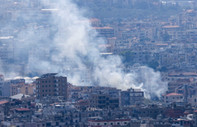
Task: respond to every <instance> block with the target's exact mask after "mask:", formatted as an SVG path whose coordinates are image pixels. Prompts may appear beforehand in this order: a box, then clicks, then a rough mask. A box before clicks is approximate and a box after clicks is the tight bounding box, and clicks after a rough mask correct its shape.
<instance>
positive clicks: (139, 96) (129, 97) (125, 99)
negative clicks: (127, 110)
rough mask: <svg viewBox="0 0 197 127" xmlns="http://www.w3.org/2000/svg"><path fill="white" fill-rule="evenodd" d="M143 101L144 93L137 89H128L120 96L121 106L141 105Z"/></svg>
mask: <svg viewBox="0 0 197 127" xmlns="http://www.w3.org/2000/svg"><path fill="white" fill-rule="evenodd" d="M143 99H144V92H143V91H141V90H138V89H132V88H131V89H128V90H127V91H122V92H121V94H120V100H121V106H128V105H133V104H136V103H142V102H143Z"/></svg>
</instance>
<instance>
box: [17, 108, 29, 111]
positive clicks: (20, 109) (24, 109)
mask: <svg viewBox="0 0 197 127" xmlns="http://www.w3.org/2000/svg"><path fill="white" fill-rule="evenodd" d="M15 110H16V111H30V109H28V108H16V109H15Z"/></svg>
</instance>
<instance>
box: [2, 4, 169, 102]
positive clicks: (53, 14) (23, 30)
mask: <svg viewBox="0 0 197 127" xmlns="http://www.w3.org/2000/svg"><path fill="white" fill-rule="evenodd" d="M41 4H42V8H40V9H39V10H37V11H29V12H26V13H24V11H25V9H24V10H22V11H18V12H17V17H18V18H17V20H16V22H15V23H13V24H11V26H12V27H14V28H15V29H18V27H20V29H19V30H18V31H16V32H15V33H14V34H15V35H14V41H15V43H14V62H13V63H12V64H10V65H9V69H6V70H5V69H4V70H3V69H2V73H4V74H5V75H6V76H8V77H9V76H10V74H11V76H13V75H30V74H33V75H34V76H35V75H39V74H43V73H51V72H55V73H60V74H62V75H66V76H68V81H69V82H71V83H73V84H75V85H81V84H83V85H92V84H94V85H100V86H110V87H116V88H119V89H124V90H126V89H128V88H130V87H133V88H141V89H142V90H143V91H144V92H145V95H146V97H147V98H151V97H154V96H157V97H160V95H161V94H162V93H164V92H165V91H166V89H167V86H166V83H165V82H162V81H161V77H160V73H159V72H155V71H154V70H153V69H151V68H148V67H139V68H138V69H134V70H131V72H130V73H125V72H124V71H123V69H122V68H123V64H122V61H121V58H120V57H119V56H113V55H111V56H108V57H102V56H101V55H100V53H101V51H100V50H99V48H98V46H99V45H100V44H104V43H105V40H104V39H103V38H99V37H97V33H96V31H95V30H94V29H93V28H92V27H91V25H90V22H89V20H88V19H87V18H86V17H85V16H84V13H87V12H86V11H85V10H83V9H79V8H78V7H77V6H76V5H75V4H74V3H73V2H72V1H70V0H56V1H55V2H50V3H49V2H47V1H42V3H41ZM29 21H33V24H32V23H31V24H29ZM6 27H7V28H8V27H10V26H6ZM6 27H5V29H6ZM21 70H22V71H21ZM5 72H7V73H5ZM30 76H31V75H30Z"/></svg>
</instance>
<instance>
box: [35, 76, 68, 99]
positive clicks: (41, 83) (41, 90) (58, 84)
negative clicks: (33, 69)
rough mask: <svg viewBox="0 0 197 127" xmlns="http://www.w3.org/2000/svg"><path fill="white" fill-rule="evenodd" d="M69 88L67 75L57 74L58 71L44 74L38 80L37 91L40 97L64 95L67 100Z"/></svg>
mask: <svg viewBox="0 0 197 127" xmlns="http://www.w3.org/2000/svg"><path fill="white" fill-rule="evenodd" d="M67 89H68V85H67V77H63V76H57V73H48V74H44V75H42V76H41V77H40V78H38V79H37V80H36V92H37V98H38V99H43V98H44V97H52V96H62V97H63V98H64V99H65V100H67V98H68V92H67Z"/></svg>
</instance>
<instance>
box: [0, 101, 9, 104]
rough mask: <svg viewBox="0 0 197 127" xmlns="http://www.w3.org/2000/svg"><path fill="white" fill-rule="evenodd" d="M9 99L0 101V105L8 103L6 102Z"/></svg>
mask: <svg viewBox="0 0 197 127" xmlns="http://www.w3.org/2000/svg"><path fill="white" fill-rule="evenodd" d="M8 102H9V101H5V100H4V101H0V105H3V104H6V103H8Z"/></svg>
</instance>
